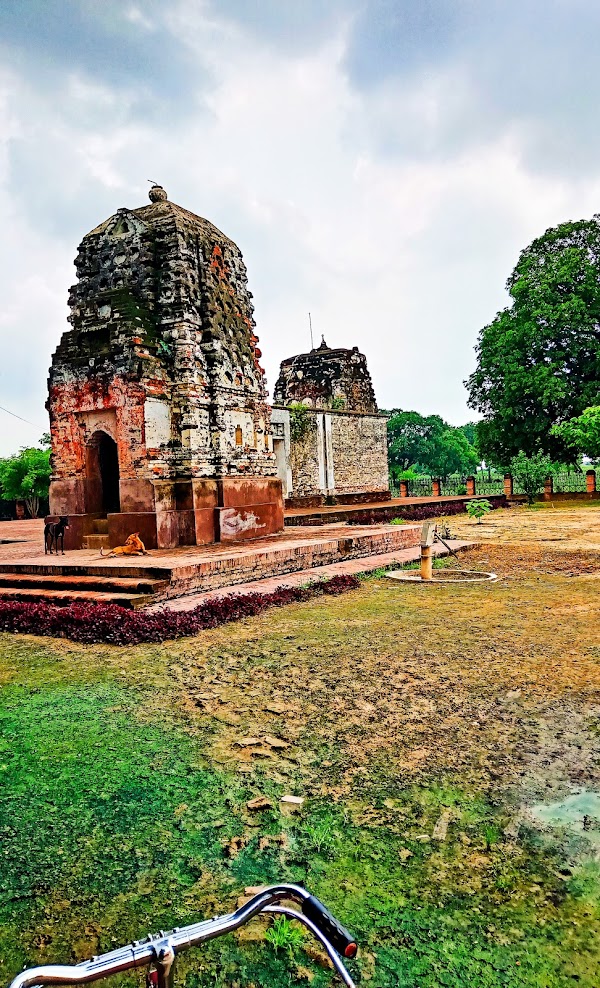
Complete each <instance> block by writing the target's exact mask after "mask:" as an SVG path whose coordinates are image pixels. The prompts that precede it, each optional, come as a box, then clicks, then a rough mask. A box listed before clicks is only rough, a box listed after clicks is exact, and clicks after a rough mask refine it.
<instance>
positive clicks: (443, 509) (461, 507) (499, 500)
mask: <svg viewBox="0 0 600 988" xmlns="http://www.w3.org/2000/svg"><path fill="white" fill-rule="evenodd" d="M468 500H469V499H468ZM470 500H479V498H471V499H470ZM487 500H488V501H489V502H490V504H491V506H492V508H508V507H510V505H509V504H508V502H507V500H506V498H505V497H504V495H501V496H499V497H488V498H487ZM466 510H467V509H466V507H465V501H444V500H443V499H442V501H441V503H438V504H413V505H408V506H407V507H406V508H398V507H395V508H385V509H384V510H383V511H376V510H372V511H361V512H360V513H359V514H356V515H353V516H352V517H351V518H349V519H348V522H347V524H348V525H376V524H377V523H378V522H381V523H383V524H385V523H386V522H390V521H392V520H393V519H394V518H402V519H403V521H425V520H426V519H427V518H439V517H440V516H443V517H445V518H446V517H448V515H460V514H463V513H464V512H465V511H466Z"/></svg>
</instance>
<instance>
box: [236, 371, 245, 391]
mask: <svg viewBox="0 0 600 988" xmlns="http://www.w3.org/2000/svg"><path fill="white" fill-rule="evenodd" d="M235 383H236V386H237V387H238V388H241V386H242V384H243V383H244V378H243V377H242V375H241V374H236V375H235Z"/></svg>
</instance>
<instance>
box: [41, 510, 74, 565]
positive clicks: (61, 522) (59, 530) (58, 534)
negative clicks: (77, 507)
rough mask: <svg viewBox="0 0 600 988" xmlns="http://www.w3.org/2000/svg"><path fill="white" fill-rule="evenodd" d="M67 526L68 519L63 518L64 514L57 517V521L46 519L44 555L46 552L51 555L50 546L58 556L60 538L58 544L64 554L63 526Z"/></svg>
mask: <svg viewBox="0 0 600 988" xmlns="http://www.w3.org/2000/svg"><path fill="white" fill-rule="evenodd" d="M68 527H69V519H68V518H65V517H64V515H61V517H60V518H59V519H58V521H48V522H46V525H45V527H44V555H46V553H47V552H49V553H50V555H52V546H54V548H55V550H56V555H57V556H58V540H59V539H60V544H61V548H62V554H63V556H64V554H65V528H68Z"/></svg>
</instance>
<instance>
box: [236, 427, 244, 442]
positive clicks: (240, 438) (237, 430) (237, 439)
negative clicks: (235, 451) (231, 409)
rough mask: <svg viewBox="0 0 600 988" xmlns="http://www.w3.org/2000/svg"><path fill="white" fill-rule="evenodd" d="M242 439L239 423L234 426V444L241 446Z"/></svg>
mask: <svg viewBox="0 0 600 988" xmlns="http://www.w3.org/2000/svg"><path fill="white" fill-rule="evenodd" d="M243 441H244V437H243V435H242V427H241V425H237V426H236V427H235V445H236V446H241V445H242V443H243Z"/></svg>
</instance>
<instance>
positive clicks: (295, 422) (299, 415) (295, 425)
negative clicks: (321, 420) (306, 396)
mask: <svg viewBox="0 0 600 988" xmlns="http://www.w3.org/2000/svg"><path fill="white" fill-rule="evenodd" d="M288 408H289V413H290V438H291V440H292V442H293V443H300V442H302V440H303V439H305V438H306V436H307V435H308V433H309V432H310V412H309V410H308V407H307V406H306V405H304V404H303V403H302V402H301V401H293V402H291V404H290V405H289V406H288Z"/></svg>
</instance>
